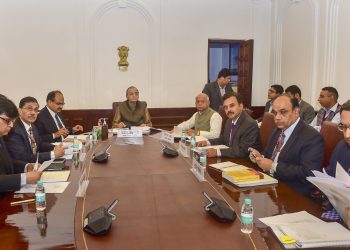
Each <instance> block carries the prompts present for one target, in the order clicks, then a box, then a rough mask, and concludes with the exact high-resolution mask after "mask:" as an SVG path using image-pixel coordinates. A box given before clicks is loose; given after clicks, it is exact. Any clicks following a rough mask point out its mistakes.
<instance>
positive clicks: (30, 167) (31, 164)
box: [27, 163, 41, 172]
mask: <svg viewBox="0 0 350 250" xmlns="http://www.w3.org/2000/svg"><path fill="white" fill-rule="evenodd" d="M35 164H36V163H28V165H27V172H32V171H36V170H37V169H39V168H40V166H41V164H40V163H38V166H37V169H35Z"/></svg>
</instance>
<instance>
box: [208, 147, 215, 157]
mask: <svg viewBox="0 0 350 250" xmlns="http://www.w3.org/2000/svg"><path fill="white" fill-rule="evenodd" d="M206 151H207V157H216V156H217V151H216V149H215V148H207V150H206Z"/></svg>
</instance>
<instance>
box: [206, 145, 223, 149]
mask: <svg viewBox="0 0 350 250" xmlns="http://www.w3.org/2000/svg"><path fill="white" fill-rule="evenodd" d="M200 148H205V149H207V148H213V149H226V148H229V147H227V146H226V145H212V146H205V147H200Z"/></svg>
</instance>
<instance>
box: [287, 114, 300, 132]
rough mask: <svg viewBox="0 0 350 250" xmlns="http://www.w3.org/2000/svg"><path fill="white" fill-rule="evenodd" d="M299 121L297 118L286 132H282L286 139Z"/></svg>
mask: <svg viewBox="0 0 350 250" xmlns="http://www.w3.org/2000/svg"><path fill="white" fill-rule="evenodd" d="M299 121H300V117H298V119H297V120H296V121H295V122H294V123H293V124H292V125H290V126H289V127H288V128H287V129H286V130H284V134H285V136H286V137H289V136H290V135H291V134H292V133H293V131H294V129H295V127H296V126H297V124H298V122H299Z"/></svg>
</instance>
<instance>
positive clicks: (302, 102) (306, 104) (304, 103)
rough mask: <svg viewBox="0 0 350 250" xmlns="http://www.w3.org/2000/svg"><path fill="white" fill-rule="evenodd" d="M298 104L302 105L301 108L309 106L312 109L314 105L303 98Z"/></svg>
mask: <svg viewBox="0 0 350 250" xmlns="http://www.w3.org/2000/svg"><path fill="white" fill-rule="evenodd" d="M300 105H301V106H302V108H303V109H310V108H312V109H314V107H313V106H312V105H311V104H310V103H308V102H305V101H304V100H302V101H301V103H300Z"/></svg>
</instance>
